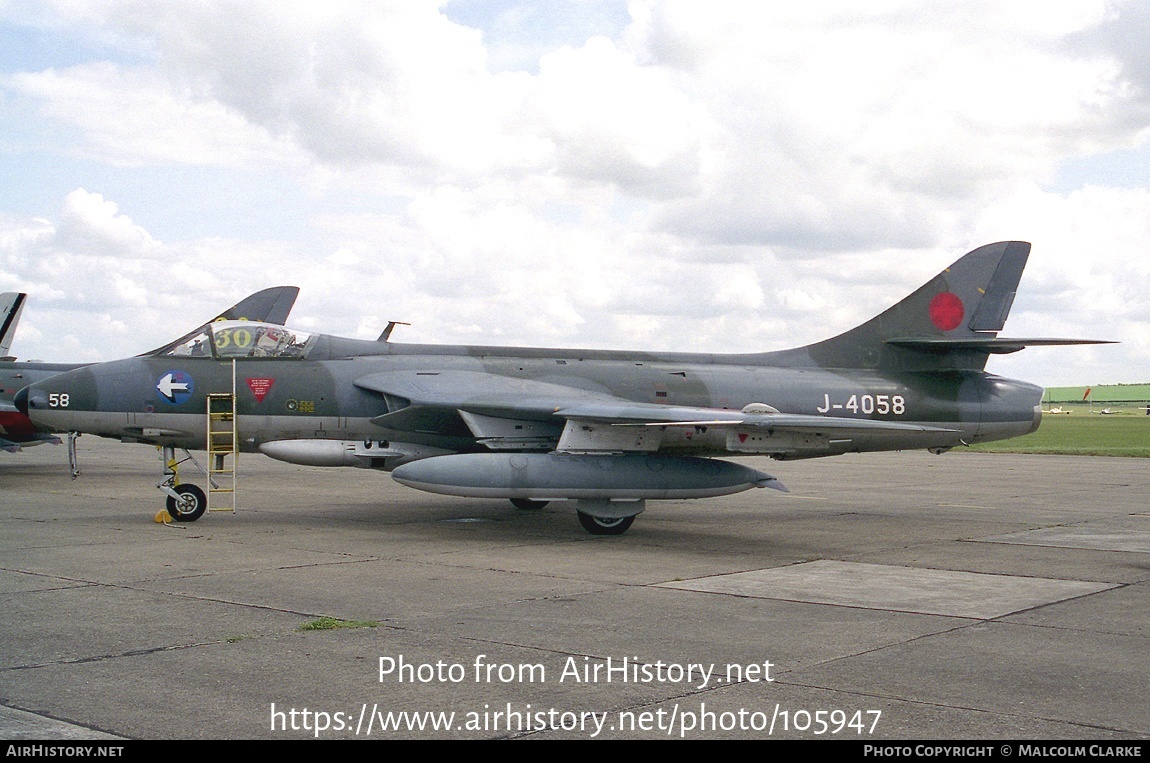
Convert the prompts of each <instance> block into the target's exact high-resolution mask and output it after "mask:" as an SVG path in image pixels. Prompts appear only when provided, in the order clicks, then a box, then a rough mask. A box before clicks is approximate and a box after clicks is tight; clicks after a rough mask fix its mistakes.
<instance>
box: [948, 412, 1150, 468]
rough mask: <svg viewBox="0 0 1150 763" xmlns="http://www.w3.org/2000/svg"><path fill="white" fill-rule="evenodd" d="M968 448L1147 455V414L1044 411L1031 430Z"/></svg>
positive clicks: (1149, 449)
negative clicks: (1034, 429)
mask: <svg viewBox="0 0 1150 763" xmlns="http://www.w3.org/2000/svg"><path fill="white" fill-rule="evenodd" d="M968 450H975V451H983V452H991V453H1055V454H1062V455H1073V456H1140V457H1143V458H1150V416H1146V415H1145V413H1144V412H1143V411H1138V413H1134V412H1122V413H1116V414H1114V415H1110V416H1100V415H1098V414H1097V413H1095V414H1093V415H1092V414H1090V413H1089V412H1088V411H1087V410H1086V409H1085V408H1083V409H1080V410H1077V409H1076V410H1075V411H1074V412H1073V413H1071V414H1070V415H1050V414H1047V415H1044V416H1043V417H1042V426H1040V427H1039V428H1038V431H1037V432H1035V433H1034V434H1028V435H1026V436H1025V437H1016V438H1014V439H1013V440H1000V441H998V442H989V443H983V444H980V445H974V446H971V447H970V448H968Z"/></svg>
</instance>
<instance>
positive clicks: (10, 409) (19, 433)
mask: <svg viewBox="0 0 1150 763" xmlns="http://www.w3.org/2000/svg"><path fill="white" fill-rule="evenodd" d="M298 296H299V289H298V288H297V287H295V286H276V287H272V288H270V289H264V290H262V291H258V292H256V293H255V294H252V295H251V296H249V297H246V298H245V299H243V300H241V301H240V302H238V303H237V304H235V305H232V306H231V307H229V308H228V309H227V310H225V311H224V312H222V313H220V314H219V315H218V316H217V317H216V318H214V319H213V320H216V321H223V320H235V319H242V320H249V319H250V320H260V321H265V322H267V323H278V324H281V325H282V324H283V323H285V322H287V317H288V315H290V314H291V309H292V306H293V305H294V304H295V300H296V297H298ZM26 298H27V295H26V294H17V293H12V292H7V293H4V294H0V354H3V355H4V356H5V357H3V358H0V450H6V451H8V452H10V453H14V452H16V451H18V450H20V449H21V448H27V447H29V446H31V445H39V444H41V443H44V442H51V443H55V444H59V443H60V438H59V437H57V436H56V435H55V434H53V432H66V431H69V430H67V429H51V428H43V427H38V426H36V425H35V424H33V423H32V421H31V420H30V419H29V418H28V416H26V415H25V414H24V413H21V412H19V411H17V410H16V406H15V405H14V402H13V400H14V398H15V395H16V393H17V392H18V391H19V390H20V388H22V387H25V386H27V385H29V384H34V383H36V382H39V381H43V380H44V379H47V378H49V377H51V376H55V375H56V374H59V373H63V372H65V371H72V370H74V369H77V368H83V367H84V366H87V365H89V364H87V363H41V362H38V361H21V362H15V361H16V359H15V358H13V357H11V356H8V355H7V353H8V347H9V346H10V342H11V340H12V335H13V334H14V333H15V331H16V324H17V323H18V322H19V320H20V311H21V310H23V308H24V303H25V300H26ZM6 306H7V307H6ZM207 325H208V324H206V323H205V324H204V325H202V326H200V327H199V328H197V329H195V330H194V331H192V332H191V333H190V334H187V335H186V336H189V337H190V336H195V335H198V334H200V333H201V332H203V331H204V330H205V329H206V328H207ZM154 352H155V350H153V351H152V353H154ZM152 353H145V355H150V354H152ZM72 431H81V430H72Z"/></svg>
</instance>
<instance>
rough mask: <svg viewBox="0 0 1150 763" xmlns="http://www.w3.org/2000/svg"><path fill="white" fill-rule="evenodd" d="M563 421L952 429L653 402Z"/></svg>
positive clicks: (571, 414)
mask: <svg viewBox="0 0 1150 763" xmlns="http://www.w3.org/2000/svg"><path fill="white" fill-rule="evenodd" d="M558 414H559V415H560V416H564V417H565V418H575V419H584V420H591V421H599V422H604V423H611V424H613V425H615V426H647V427H674V426H695V427H719V428H728V429H745V428H755V429H769V430H772V429H781V430H788V431H811V432H818V433H825V434H828V435H832V436H833V435H848V434H866V433H873V432H954V431H956V430H953V429H944V428H941V427H932V426H927V425H925V424H907V423H903V422H899V421H880V420H875V419H853V418H848V417H845V416H818V415H813V414H805V413H751V414H748V413H743V412H742V411H731V410H722V409H714V408H694V407H689V406H667V405H658V404H653V403H627V404H626V405H623V406H618V407H615V406H604V405H584V406H576V407H572V408H565V409H563V410H561V411H559V412H558Z"/></svg>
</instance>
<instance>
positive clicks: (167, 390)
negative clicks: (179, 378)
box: [156, 374, 188, 402]
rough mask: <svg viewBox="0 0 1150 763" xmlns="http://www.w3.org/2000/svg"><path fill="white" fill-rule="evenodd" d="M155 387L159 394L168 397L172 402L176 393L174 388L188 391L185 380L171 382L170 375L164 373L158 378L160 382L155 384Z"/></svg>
mask: <svg viewBox="0 0 1150 763" xmlns="http://www.w3.org/2000/svg"><path fill="white" fill-rule="evenodd" d="M156 389H158V390H159V391H160V394H161V395H163V396H164V397H166V398H168V399H169V400H171V401H172V402H175V401H176V395H175V392H176V390H180V391H181V392H187V391H188V385H187V383H185V382H173V381H172V375H171V374H166V375H165V376H164V378H162V379H160V383H159V384H157V385H156Z"/></svg>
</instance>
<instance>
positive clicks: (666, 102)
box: [0, 0, 1150, 385]
mask: <svg viewBox="0 0 1150 763" xmlns="http://www.w3.org/2000/svg"><path fill="white" fill-rule="evenodd" d="M1147 50H1150V5H1148V4H1146V3H1144V2H1138V1H1137V0H1132V1H1131V2H1118V1H1114V2H1101V1H1099V2H1091V1H1090V0H1070V1H1067V2H1063V1H1059V0H1041V2H1038V1H1034V2H1025V1H1022V0H1019V1H1017V2H1010V3H1002V2H999V0H945V1H940V2H922V0H906V1H905V2H900V1H898V0H874V1H873V2H869V3H865V4H860V3H857V2H819V3H810V2H772V3H760V2H721V1H719V2H715V1H708V2H701V1H700V2H649V1H646V0H636V1H635V2H624V1H623V0H551V2H546V3H538V2H518V1H517V0H491V1H483V0H451V1H449V2H430V1H419V0H397V1H396V2H381V1H379V0H365V1H364V2H350V1H349V2H340V1H339V0H325V2H322V3H320V2H299V3H292V2H286V1H285V0H275V2H271V1H270V0H269V1H268V2H258V1H254V0H235V1H231V2H228V1H219V2H213V1H212V0H202V1H201V2H187V3H184V2H181V3H173V2H169V1H168V0H58V1H56V2H53V1H52V0H36V1H34V2H23V1H21V0H0V291H26V292H29V293H30V295H31V300H30V303H29V306H28V307H27V309H26V310H25V313H24V320H23V323H22V324H21V327H20V332H19V334H18V335H17V338H16V341H15V342H14V343H13V347H12V351H13V352H15V353H17V354H18V355H19V356H21V357H23V358H38V359H43V360H51V361H88V360H110V359H113V358H117V357H123V356H126V355H132V354H135V353H138V352H142V351H144V350H146V349H148V348H151V347H154V346H156V345H159V344H161V343H163V342H164V341H166V340H168V339H170V338H173V337H175V336H177V335H178V334H181V333H183V332H184V331H186V330H188V329H190V328H192V327H193V326H194V325H196V324H198V323H200V322H202V321H203V320H206V319H207V318H209V317H211V315H212V314H213V312H215V311H218V310H220V309H222V308H224V307H226V306H228V305H230V304H232V303H234V302H236V301H237V300H238V299H239V298H241V297H243V296H244V295H246V294H247V293H249V292H252V291H255V290H256V289H259V288H263V287H266V286H274V285H279V284H295V285H298V286H300V287H302V289H303V291H302V294H301V296H300V299H299V301H298V302H297V304H296V310H295V313H294V314H293V319H292V324H293V325H296V326H299V327H301V328H307V329H311V330H318V331H323V332H327V333H334V334H341V335H345V336H358V337H364V338H375V336H377V335H378V333H379V331H380V330H381V329H382V328H383V326H384V325H385V324H386V322H387V321H388V320H392V319H393V320H401V321H408V322H410V323H412V325H411V326H410V327H400V328H399V329H397V331H396V334H395V335H394V338H395V339H396V340H398V341H413V342H447V343H483V344H527V345H547V346H556V345H558V346H575V347H607V348H633V349H659V350H689V351H696V350H699V351H711V352H725V351H733V352H745V351H756V350H768V349H783V348H786V347H791V346H795V345H799V344H804V343H807V342H810V341H815V340H817V339H821V338H825V337H827V336H830V335H832V334H835V333H838V332H840V331H843V330H845V329H847V328H850V327H851V326H853V325H855V324H856V323H859V322H861V321H863V320H865V319H866V318H869V317H870V316H871V315H873V314H875V313H877V312H879V311H881V310H882V309H884V308H885V307H887V306H889V305H890V304H892V303H893V302H895V301H897V300H898V299H900V298H901V297H902V296H904V295H905V294H907V293H909V292H910V291H912V290H913V289H914V288H916V287H917V286H918V285H920V284H921V283H922V282H924V281H925V280H927V279H928V278H930V277H931V276H933V275H934V274H935V273H937V272H938V271H940V270H941V269H942V268H944V267H945V266H947V265H948V264H949V263H950V262H951V261H953V260H954V259H957V258H958V257H959V256H960V255H962V254H963V253H964V252H966V251H968V250H970V249H973V248H974V247H976V246H979V245H981V244H985V243H989V242H992V241H998V240H1003V239H1021V240H1026V241H1031V242H1033V244H1034V250H1033V252H1032V254H1031V258H1030V264H1029V266H1028V268H1027V271H1026V273H1025V275H1024V276H1023V281H1022V288H1021V289H1020V292H1019V296H1018V299H1017V300H1016V302H1015V306H1014V312H1013V313H1012V315H1011V318H1010V320H1009V322H1008V323H1007V330H1006V331H1005V332H1004V335H1009V336H1077V337H1090V338H1105V339H1117V340H1120V341H1121V342H1122V344H1121V345H1119V346H1116V347H1113V346H1111V347H1099V348H1085V349H1078V348H1035V349H1030V350H1027V351H1025V352H1023V353H1020V354H1016V355H1011V356H1007V357H1001V358H993V359H992V360H991V366H990V368H991V370H994V371H996V372H999V373H1002V374H1005V375H1008V376H1015V377H1020V378H1025V379H1028V380H1030V381H1035V382H1038V383H1041V384H1046V385H1060V384H1097V383H1102V382H1145V381H1148V380H1150V56H1147V55H1146V51H1147Z"/></svg>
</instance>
